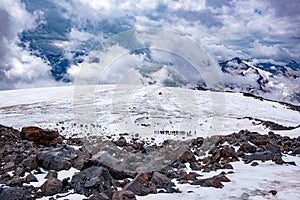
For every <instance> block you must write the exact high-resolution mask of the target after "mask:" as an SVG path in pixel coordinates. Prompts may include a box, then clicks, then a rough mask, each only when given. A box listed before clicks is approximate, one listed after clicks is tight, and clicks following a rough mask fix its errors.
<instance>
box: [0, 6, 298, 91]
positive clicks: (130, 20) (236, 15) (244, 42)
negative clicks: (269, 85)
mask: <svg viewBox="0 0 300 200" xmlns="http://www.w3.org/2000/svg"><path fill="white" fill-rule="evenodd" d="M299 5H300V2H299V1H298V0H249V1H248V0H245V1H238V0H192V1H188V0H159V1H158V0H131V1H125V2H124V1H118V0H111V1H109V0H51V1H50V0H45V1H39V0H0V24H1V26H0V78H1V80H0V84H1V87H0V88H2V89H9V88H20V87H26V86H27V85H28V86H32V84H33V83H34V84H35V85H38V86H47V85H59V84H60V82H59V81H55V80H54V78H53V73H56V72H59V73H60V70H62V69H61V66H62V65H58V66H55V67H54V66H53V65H54V64H53V63H55V62H56V63H57V62H63V61H64V59H66V60H68V61H69V60H72V58H74V54H76V52H77V53H78V50H80V51H81V52H80V53H82V54H84V55H86V54H88V53H89V51H90V49H91V48H93V45H95V44H97V45H98V44H101V43H102V42H103V41H104V40H106V39H107V38H109V37H111V36H113V35H115V34H118V33H121V32H123V31H127V30H130V29H134V28H137V27H155V28H167V29H172V30H175V31H178V32H179V33H181V34H185V35H188V36H189V37H191V39H193V40H194V41H195V42H196V43H198V44H199V45H200V46H201V48H202V49H203V50H204V51H205V52H207V54H208V55H209V56H211V57H212V58H213V59H215V60H226V59H231V58H233V57H241V58H256V59H262V60H270V61H274V62H288V61H289V60H295V61H297V62H299V61H300V53H299V52H300V42H299V41H300V26H299V24H300V14H299V10H300V6H299ZM52 54H53V55H56V57H61V58H59V59H61V60H55V59H54V58H53V57H51V56H49V55H52ZM57 55H59V56H57ZM69 66H70V68H69V70H65V73H66V76H69V77H72V76H74V73H75V72H74V70H72V69H77V68H76V67H78V63H77V62H74V63H70V64H69ZM53 69H55V72H53ZM70 69H71V70H70ZM51 70H52V71H51ZM51 73H52V74H51ZM75 74H76V73H75Z"/></svg>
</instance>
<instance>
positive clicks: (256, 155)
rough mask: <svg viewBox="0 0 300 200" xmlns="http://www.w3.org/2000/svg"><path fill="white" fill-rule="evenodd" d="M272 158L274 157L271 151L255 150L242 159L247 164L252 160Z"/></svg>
mask: <svg viewBox="0 0 300 200" xmlns="http://www.w3.org/2000/svg"><path fill="white" fill-rule="evenodd" d="M273 158H274V154H273V153H272V152H271V151H263V152H256V153H254V154H251V155H245V157H244V161H245V163H246V164H248V163H251V162H252V161H254V160H260V161H267V160H273Z"/></svg>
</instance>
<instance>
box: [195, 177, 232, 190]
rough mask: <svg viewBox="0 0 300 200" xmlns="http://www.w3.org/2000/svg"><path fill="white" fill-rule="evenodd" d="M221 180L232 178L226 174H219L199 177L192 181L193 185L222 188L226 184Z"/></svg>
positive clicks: (225, 180) (226, 180) (227, 180)
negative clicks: (203, 177) (204, 177)
mask: <svg viewBox="0 0 300 200" xmlns="http://www.w3.org/2000/svg"><path fill="white" fill-rule="evenodd" d="M221 182H230V180H229V179H228V178H227V177H226V176H225V175H224V174H219V175H217V176H213V177H211V178H206V179H199V180H196V181H194V182H192V183H191V185H200V186H202V187H215V188H222V187H223V186H224V185H223V184H222V183H221Z"/></svg>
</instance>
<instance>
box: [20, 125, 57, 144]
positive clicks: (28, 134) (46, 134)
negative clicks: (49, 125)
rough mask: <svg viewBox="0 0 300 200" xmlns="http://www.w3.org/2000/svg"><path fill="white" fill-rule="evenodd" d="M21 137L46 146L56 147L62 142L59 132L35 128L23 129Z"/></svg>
mask: <svg viewBox="0 0 300 200" xmlns="http://www.w3.org/2000/svg"><path fill="white" fill-rule="evenodd" d="M21 137H22V139H24V140H29V141H32V142H34V143H35V144H39V145H44V146H55V145H56V144H57V143H58V142H59V141H60V138H59V133H58V131H56V130H45V129H42V128H39V127H35V126H29V127H24V128H22V131H21Z"/></svg>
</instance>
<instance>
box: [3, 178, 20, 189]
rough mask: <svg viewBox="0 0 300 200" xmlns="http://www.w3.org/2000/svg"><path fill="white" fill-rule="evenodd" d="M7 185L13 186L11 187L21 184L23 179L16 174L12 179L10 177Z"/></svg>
mask: <svg viewBox="0 0 300 200" xmlns="http://www.w3.org/2000/svg"><path fill="white" fill-rule="evenodd" d="M6 185H8V186H11V187H16V186H21V185H22V180H21V178H20V176H14V177H13V178H12V179H10V180H8V181H7V182H6Z"/></svg>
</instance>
